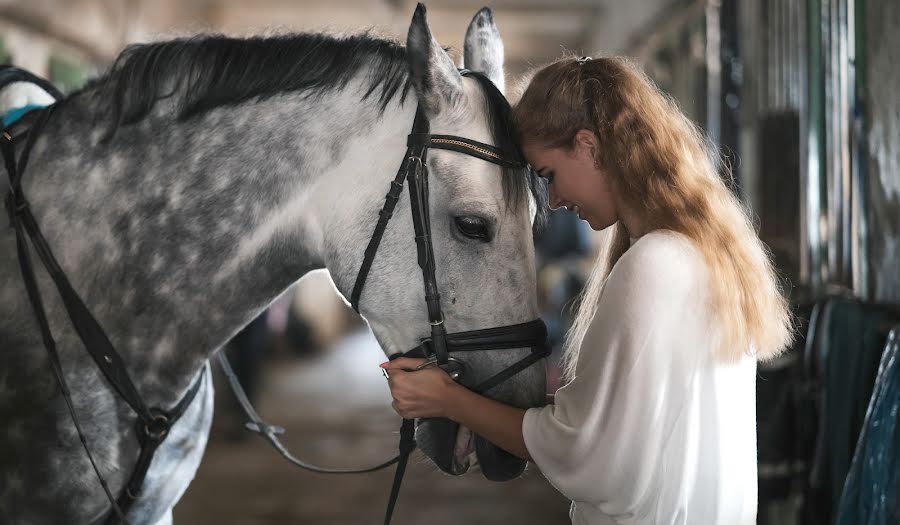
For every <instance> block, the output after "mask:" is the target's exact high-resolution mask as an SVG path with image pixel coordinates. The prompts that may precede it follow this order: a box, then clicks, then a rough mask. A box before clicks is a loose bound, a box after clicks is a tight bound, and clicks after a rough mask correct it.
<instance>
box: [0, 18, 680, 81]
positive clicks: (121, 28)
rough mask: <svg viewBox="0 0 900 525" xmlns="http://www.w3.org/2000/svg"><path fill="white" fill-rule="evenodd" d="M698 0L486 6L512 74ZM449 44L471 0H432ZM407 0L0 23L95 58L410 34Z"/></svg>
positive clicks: (641, 28)
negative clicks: (277, 34)
mask: <svg viewBox="0 0 900 525" xmlns="http://www.w3.org/2000/svg"><path fill="white" fill-rule="evenodd" d="M696 3H697V0H557V1H554V0H497V1H494V2H490V3H488V4H487V5H489V7H491V8H492V9H493V11H494V18H495V20H496V22H497V24H498V26H499V28H500V32H501V34H502V35H503V39H504V44H505V48H506V56H507V70H508V72H509V73H510V74H512V75H515V74H518V73H521V72H522V71H524V70H525V69H527V68H528V67H529V66H531V65H538V64H541V63H544V62H546V61H548V60H552V59H553V58H556V57H558V56H559V55H560V54H562V53H563V52H564V51H571V52H574V53H578V54H593V53H605V54H608V53H622V52H628V51H629V50H630V49H633V48H635V47H636V46H638V45H639V44H640V42H642V41H643V40H645V39H646V38H647V37H648V36H649V33H650V31H651V30H652V28H653V27H655V26H657V25H659V23H660V21H661V20H663V19H664V18H665V17H666V16H668V15H669V14H670V13H671V12H672V11H674V10H678V9H681V8H682V7H683V6H685V5H687V4H696ZM426 5H427V7H428V20H429V23H430V25H431V27H432V31H433V33H434V35H435V37H436V38H437V39H438V41H439V42H441V44H442V45H444V46H450V47H453V48H456V49H461V48H462V40H463V36H464V34H465V30H466V27H467V26H468V23H469V21H470V20H471V17H472V16H473V15H474V14H475V12H477V11H478V9H480V8H481V7H483V6H484V5H485V2H483V1H474V0H431V1H429V2H426ZM414 9H415V2H413V1H409V0H341V1H339V2H338V1H335V0H306V1H300V0H253V1H248V0H155V1H151V0H68V1H64V0H29V2H27V3H24V2H21V0H0V30H2V29H3V26H9V25H13V26H15V27H16V28H25V29H26V30H28V31H30V32H32V33H38V34H42V35H44V36H46V37H48V38H50V39H52V40H54V41H58V42H61V43H62V44H63V45H65V46H68V47H70V48H75V49H77V50H78V51H79V52H83V53H84V54H85V55H87V56H88V57H89V58H90V59H91V60H92V61H94V62H105V61H108V60H109V59H111V58H112V57H114V56H115V55H116V54H117V53H118V51H119V50H120V49H121V48H122V47H123V46H124V45H125V44H127V43H132V42H139V41H147V40H152V39H157V38H164V37H166V36H172V35H182V34H188V33H196V32H202V31H207V32H208V31H216V32H224V33H228V34H235V35H241V34H258V33H264V32H271V31H307V30H328V31H339V32H346V31H359V30H361V29H369V28H371V29H374V30H376V31H379V32H382V33H384V34H388V35H391V36H394V37H397V38H399V39H401V40H403V39H404V38H405V34H406V31H407V28H408V24H409V20H410V18H411V16H412V13H413V11H414Z"/></svg>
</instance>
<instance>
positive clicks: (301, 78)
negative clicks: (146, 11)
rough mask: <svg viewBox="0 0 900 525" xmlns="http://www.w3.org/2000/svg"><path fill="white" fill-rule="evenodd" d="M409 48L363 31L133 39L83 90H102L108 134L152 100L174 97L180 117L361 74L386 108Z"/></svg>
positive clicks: (401, 82)
mask: <svg viewBox="0 0 900 525" xmlns="http://www.w3.org/2000/svg"><path fill="white" fill-rule="evenodd" d="M407 68H408V66H407V64H406V49H405V48H404V47H403V46H401V45H400V44H398V43H397V42H394V41H391V40H388V39H384V38H377V37H373V36H371V35H370V34H369V33H368V32H366V33H361V34H356V35H350V36H344V37H337V36H333V35H328V34H324V33H296V34H285V35H277V36H269V37H249V38H231V37H226V36H224V35H217V34H203V35H197V36H192V37H187V38H178V39H174V40H168V41H164V42H154V43H150V44H133V45H130V46H128V47H126V48H125V50H124V51H122V53H121V54H120V55H119V56H118V57H117V58H116V59H115V61H114V62H113V64H112V66H110V68H109V70H108V71H107V73H106V74H105V75H104V76H102V77H100V78H98V79H96V80H94V81H92V82H90V83H89V84H88V85H86V86H85V88H84V89H83V90H82V91H85V90H93V89H98V90H100V93H101V96H102V97H103V98H102V100H104V103H105V104H107V105H108V111H110V112H111V116H112V126H113V129H112V130H110V131H111V132H113V133H114V132H115V128H118V127H120V126H125V125H128V124H132V123H135V122H138V121H140V120H141V119H143V118H145V117H146V116H147V115H149V113H150V112H151V111H152V110H153V108H154V106H155V105H156V103H157V102H159V101H160V100H163V99H169V98H171V97H175V99H174V100H175V101H176V102H177V118H178V119H179V120H187V119H189V118H191V117H193V116H196V115H200V114H203V113H205V112H206V111H209V110H211V109H214V108H217V107H220V106H226V105H237V104H241V103H244V102H247V101H248V100H250V99H253V98H256V99H264V98H268V97H272V96H276V95H279V94H282V93H287V92H305V93H307V94H309V95H311V96H314V95H316V94H322V93H326V92H328V91H333V90H340V89H342V88H344V87H346V85H347V83H348V82H349V81H350V80H351V79H353V78H354V77H356V76H357V75H358V74H366V75H367V77H368V81H369V85H368V90H367V91H366V93H365V95H364V97H363V98H364V99H367V98H369V97H370V96H372V95H377V97H378V104H379V106H380V109H381V110H382V111H383V110H384V109H385V108H386V107H387V105H388V103H389V102H390V101H391V100H392V99H393V98H394V96H396V95H397V94H398V93H399V94H400V95H401V97H402V98H403V100H405V98H406V96H407V94H408V92H409V89H410V84H409V79H408V73H407Z"/></svg>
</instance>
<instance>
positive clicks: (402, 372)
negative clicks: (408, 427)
mask: <svg viewBox="0 0 900 525" xmlns="http://www.w3.org/2000/svg"><path fill="white" fill-rule="evenodd" d="M424 362H425V360H424V359H413V358H409V357H400V358H398V359H394V360H393V361H388V362H386V363H382V364H381V365H380V366H381V368H383V369H385V370H386V371H387V375H388V386H390V388H391V396H392V397H393V398H394V402H393V403H392V404H391V406H393V407H394V410H395V411H396V412H397V413H398V414H400V416H401V417H403V418H405V419H413V418H420V417H449V416H448V410H447V408H448V407H449V405H450V403H451V399H450V398H451V395H452V393H453V392H454V390H455V389H456V388H457V384H456V383H455V382H454V381H453V379H451V378H450V376H449V375H447V373H446V372H444V371H443V370H442V369H440V368H438V367H436V366H435V367H431V368H424V369H422V370H416V367H418V366H420V365H421V364H422V363H424Z"/></svg>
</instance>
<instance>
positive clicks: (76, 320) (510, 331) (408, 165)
mask: <svg viewBox="0 0 900 525" xmlns="http://www.w3.org/2000/svg"><path fill="white" fill-rule="evenodd" d="M24 73H26V74H27V75H26V78H27V79H29V80H30V79H37V78H38V77H35V76H34V75H31V74H30V73H27V72H24ZM460 73H461V74H462V75H473V74H472V73H470V72H468V71H466V70H461V71H460ZM481 83H482V86H483V87H484V88H485V89H496V88H495V87H494V86H493V85H492V84H490V83H489V82H481ZM54 107H55V106H53V105H51V106H49V107H47V108H45V109H43V110H40V112H39V113H38V115H37V117H36V121H35V122H34V123H33V124H32V126H31V128H30V129H29V130H28V131H27V132H26V133H27V135H26V136H25V140H26V142H25V145H24V147H23V151H22V153H21V154H20V156H19V158H18V159H17V158H16V157H15V151H14V146H13V144H14V142H15V141H17V140H18V138H19V137H15V138H14V137H11V136H10V135H9V134H8V133H6V131H4V132H3V136H2V137H0V149H2V153H3V157H4V160H5V162H6V168H7V173H8V175H9V178H10V191H9V193H8V194H7V198H6V207H7V210H8V212H9V217H10V223H11V224H12V226H13V228H14V229H15V231H16V246H17V251H18V255H19V264H20V267H21V270H22V276H23V280H24V281H25V284H26V288H27V289H28V294H29V299H30V301H31V304H32V307H33V309H34V313H35V316H36V317H37V319H38V324H39V326H40V328H41V332H42V335H43V340H44V346H45V347H46V348H47V351H48V354H49V355H50V361H51V365H52V368H53V371H54V374H55V376H56V379H57V382H58V384H59V387H60V391H61V392H62V394H63V397H64V399H65V401H66V404H67V406H68V408H69V413H70V415H71V417H72V420H73V422H74V423H75V427H76V430H77V431H78V435H79V437H80V439H81V442H82V446H83V447H84V450H85V452H86V453H87V455H88V458H89V459H90V461H91V464H92V466H93V468H94V471H95V473H96V475H97V477H98V478H99V480H100V484H101V485H102V486H103V489H104V491H105V493H106V496H107V498H108V499H109V501H110V504H111V506H112V511H111V513H110V514H109V515H108V517H107V520H106V523H108V524H113V523H117V522H118V521H121V522H123V523H127V519H126V517H125V514H126V513H127V512H128V509H129V508H130V506H131V505H132V504H133V503H134V502H135V501H136V500H137V499H138V497H139V496H140V489H141V487H142V485H143V481H144V478H145V477H146V474H147V470H148V469H149V466H150V463H151V461H152V459H153V455H154V452H155V451H156V449H157V448H158V446H159V445H160V444H161V443H162V442H163V440H164V439H165V437H166V436H167V435H168V431H169V429H170V428H171V426H172V425H174V423H175V422H176V421H177V420H178V418H179V417H180V416H181V415H182V414H183V412H184V410H185V409H186V408H187V406H188V405H189V404H190V402H191V401H192V400H193V399H194V396H195V394H196V393H197V391H198V390H199V387H200V382H201V380H202V378H203V377H204V374H203V373H201V374H200V375H199V377H198V378H197V379H196V380H195V381H194V384H193V385H192V386H191V388H190V389H189V390H188V392H187V393H186V394H185V395H184V397H183V398H182V399H181V400H180V401H179V402H178V404H177V405H176V406H175V407H174V408H173V409H171V410H163V409H160V408H147V406H146V405H145V404H144V402H143V400H142V399H141V397H140V395H139V394H138V392H137V389H136V388H135V387H134V384H133V382H132V381H131V379H130V377H129V375H128V372H127V370H126V368H125V365H124V362H123V361H122V359H121V357H120V356H119V355H118V353H117V352H116V351H115V349H114V348H113V347H112V344H111V343H110V342H109V339H108V338H107V337H106V334H105V333H104V332H103V329H102V328H101V327H100V324H99V323H98V322H97V321H96V319H95V318H94V317H93V315H91V313H90V311H89V310H88V308H87V306H85V305H84V303H83V301H81V299H80V298H79V297H78V294H77V293H76V292H75V290H74V288H72V286H71V284H70V283H69V281H68V279H67V278H66V277H65V274H64V273H63V271H62V269H61V268H60V267H59V265H58V264H57V263H56V260H55V259H54V257H53V254H52V252H51V250H50V248H49V246H48V245H47V243H46V241H45V240H44V238H43V236H42V235H41V232H40V229H39V228H38V225H37V222H36V221H35V219H34V216H33V215H32V214H31V211H30V208H29V206H28V202H27V200H26V199H25V196H24V194H23V192H22V187H21V178H22V174H23V173H24V171H25V166H26V164H27V160H28V155H29V153H30V151H31V148H32V146H33V145H34V142H35V140H36V138H37V136H38V135H39V134H40V132H41V130H42V129H43V127H44V125H46V123H47V120H48V119H49V116H50V114H51V112H52V111H53V108H54ZM430 148H433V149H444V150H449V151H455V152H458V153H463V154H465V155H469V156H472V157H475V158H479V159H482V160H485V161H487V162H491V163H493V164H497V165H499V166H503V167H507V168H524V166H523V165H522V164H520V163H518V162H515V161H512V160H509V159H510V157H511V156H510V155H509V154H508V153H507V152H504V151H502V150H500V149H499V148H496V147H494V146H491V145H489V144H484V143H481V142H478V141H474V140H471V139H468V138H465V137H460V136H455V135H431V134H429V122H428V119H427V118H426V117H425V115H424V113H423V111H422V109H421V107H418V108H417V109H416V116H415V119H414V122H413V127H412V131H411V132H410V134H409V137H408V140H407V149H406V153H405V155H404V159H403V161H402V163H401V166H400V169H399V170H398V172H397V176H396V177H395V178H394V180H393V181H392V182H391V188H390V191H389V192H388V193H387V195H386V197H385V203H384V206H383V207H382V209H381V211H379V213H378V215H379V217H378V222H377V223H376V225H375V230H374V232H373V234H372V237H371V239H370V240H369V243H368V246H367V247H366V251H365V254H364V257H363V262H362V265H361V266H360V269H359V273H358V274H357V277H356V282H355V284H354V287H353V291H352V294H351V305H352V306H353V308H354V310H356V311H357V312H358V311H359V299H360V297H361V295H362V290H363V287H364V285H365V282H366V278H367V277H368V274H369V269H370V267H371V265H372V261H373V260H374V258H375V254H376V253H377V251H378V246H379V244H380V242H381V239H382V237H383V235H384V232H385V229H386V228H387V225H388V222H389V221H390V219H391V216H392V214H393V211H394V208H395V207H396V205H397V202H398V201H399V199H400V193H401V192H402V191H403V186H404V183H408V184H409V196H410V207H411V210H412V218H413V227H414V230H415V240H416V250H417V255H418V264H419V267H420V268H421V270H422V277H423V280H424V285H425V303H426V308H427V311H428V319H429V325H430V331H431V335H430V337H427V338H425V339H423V340H422V341H421V343H420V344H419V345H418V346H416V347H415V348H413V349H411V350H409V351H408V352H405V353H404V354H402V355H403V356H409V357H424V358H426V359H427V361H426V363H425V365H424V366H438V367H441V368H443V369H445V370H446V371H447V372H448V373H450V375H451V377H453V378H454V379H455V380H457V381H461V380H462V379H463V378H464V377H465V375H466V371H467V369H468V366H467V365H466V364H465V361H464V360H463V359H462V358H461V357H451V356H450V353H465V352H474V351H490V350H503V349H514V348H530V349H531V352H530V353H529V354H528V355H527V356H526V357H524V358H522V359H520V360H519V361H517V362H515V363H513V364H512V365H510V366H508V367H506V368H505V369H503V370H501V371H499V372H497V373H496V374H494V375H493V376H491V377H489V378H488V379H485V380H483V381H482V382H480V383H478V384H477V385H475V386H473V387H470V388H471V389H472V390H474V391H476V392H479V393H484V392H487V391H488V390H490V389H491V388H493V387H495V386H497V385H498V384H500V383H502V382H503V381H505V380H507V379H509V378H511V377H512V376H514V375H515V374H517V373H519V372H521V371H522V370H525V369H526V368H528V367H529V366H531V365H532V364H534V363H536V362H538V361H539V360H540V359H542V358H544V357H547V356H548V355H549V354H550V350H551V349H550V345H549V343H548V341H547V328H546V326H545V325H544V323H543V321H541V320H540V319H535V320H533V321H529V322H526V323H520V324H515V325H508V326H501V327H494V328H487V329H482V330H472V331H467V332H456V333H449V334H448V333H447V331H446V328H445V326H444V317H443V312H442V309H441V300H440V293H439V292H438V286H437V280H436V277H435V259H434V246H433V243H432V238H431V222H430V216H429V206H428V204H429V201H428V196H429V193H428V165H427V154H428V150H429V149H430ZM26 233H27V235H28V238H30V239H31V242H32V243H33V244H34V246H35V248H36V251H37V252H38V254H39V256H40V259H41V261H42V262H43V264H44V265H45V267H46V268H47V270H48V272H49V273H50V275H51V277H52V278H53V280H54V282H55V283H56V286H57V289H58V290H59V292H60V295H61V296H62V299H63V303H64V305H65V307H66V311H67V312H68V314H69V318H70V319H71V321H72V324H73V326H74V327H75V329H76V332H77V333H78V335H79V337H80V338H81V340H82V342H83V343H84V345H85V348H86V349H87V351H88V353H89V354H90V355H91V357H92V358H93V360H94V362H95V363H96V364H97V366H98V367H99V368H100V370H101V371H102V372H103V374H104V376H105V377H106V378H107V380H108V381H109V382H110V383H111V384H112V386H113V387H114V389H115V391H116V392H117V393H118V394H119V396H120V397H122V398H123V399H124V400H125V401H126V402H127V403H128V405H129V406H131V407H132V409H133V410H134V411H135V413H136V414H137V416H138V420H137V429H138V436H139V440H140V444H141V451H140V454H139V457H138V462H137V464H136V466H135V469H134V471H133V472H132V476H131V478H130V479H129V481H128V483H127V484H126V486H125V489H124V490H123V493H122V494H121V495H120V497H119V498H118V501H117V500H116V499H115V498H114V497H113V496H112V493H111V492H110V490H109V487H108V486H107V483H106V481H105V480H104V478H103V476H102V475H101V474H100V471H99V469H98V468H97V466H96V463H95V462H94V459H93V457H92V455H91V452H90V450H89V449H88V447H87V443H86V441H85V438H84V435H83V433H82V431H81V425H80V424H79V421H78V417H77V415H76V413H75V411H74V408H73V405H72V400H71V396H70V394H69V389H68V387H67V385H66V381H65V378H64V377H63V374H62V369H61V367H60V364H59V356H58V353H57V351H56V346H55V343H54V341H53V337H52V334H51V333H50V328H49V323H48V322H47V318H46V315H45V313H44V308H43V303H42V301H41V297H40V293H39V290H38V287H37V283H36V279H35V276H34V271H33V268H32V265H31V259H30V256H29V253H28V246H27V238H26V236H25V234H26ZM395 357H399V355H398V356H395ZM217 358H218V359H219V363H220V365H221V367H222V369H223V371H224V372H225V376H226V378H227V379H228V382H229V384H230V386H231V388H232V390H233V391H234V394H235V396H236V397H237V399H238V402H239V404H240V405H241V407H242V408H243V409H244V411H245V413H246V414H247V417H248V418H249V419H250V422H248V423H247V424H246V427H247V428H248V430H250V431H252V432H254V433H257V434H259V435H260V436H261V437H263V438H265V439H266V440H267V441H268V442H269V443H270V444H271V445H272V446H273V447H274V448H275V449H276V450H277V451H278V452H279V454H281V455H282V456H283V457H284V458H285V459H286V460H288V461H289V462H290V463H292V464H294V465H296V466H299V467H301V468H303V469H306V470H310V471H313V472H319V473H325V474H357V473H366V472H374V471H376V470H380V469H383V468H386V467H388V466H390V465H393V464H396V465H397V469H396V471H395V474H394V482H393V486H392V487H391V495H390V499H389V501H388V507H387V510H386V513H385V520H384V523H385V524H386V525H387V524H389V523H390V520H391V516H392V514H393V509H394V506H395V504H396V501H397V496H398V495H399V490H400V484H401V482H402V479H403V474H404V472H405V469H406V463H407V460H408V458H409V455H410V454H411V453H412V451H413V450H415V447H416V444H415V427H414V422H413V420H409V419H404V420H403V423H402V425H401V428H400V444H399V453H398V455H397V456H396V457H394V458H392V459H390V460H388V461H386V462H384V463H381V464H379V465H376V466H374V467H370V468H364V469H355V470H336V469H325V468H320V467H316V466H314V465H311V464H308V463H306V462H304V461H302V460H300V459H297V458H296V457H295V456H293V455H292V454H291V453H290V452H289V451H288V450H287V448H286V447H285V446H284V445H283V444H282V443H281V442H280V440H279V439H278V435H279V434H282V433H283V432H284V429H282V428H280V427H277V426H274V425H270V424H267V423H265V422H264V421H263V420H262V419H261V418H260V416H259V414H258V413H257V412H256V410H255V409H254V408H253V406H252V405H251V404H250V402H249V400H248V399H247V396H246V394H245V393H244V391H243V388H242V387H241V385H240V383H239V382H238V380H237V378H236V376H235V374H234V372H233V371H232V369H231V367H230V365H229V364H228V361H227V359H226V358H225V355H224V354H223V353H222V352H218V353H217Z"/></svg>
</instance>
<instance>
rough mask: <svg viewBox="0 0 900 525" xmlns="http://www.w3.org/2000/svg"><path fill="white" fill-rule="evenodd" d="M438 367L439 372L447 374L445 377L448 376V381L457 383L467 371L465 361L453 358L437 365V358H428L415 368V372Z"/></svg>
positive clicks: (467, 367)
mask: <svg viewBox="0 0 900 525" xmlns="http://www.w3.org/2000/svg"><path fill="white" fill-rule="evenodd" d="M435 366H437V367H440V369H441V370H443V371H444V372H447V375H449V376H450V379H452V380H454V381H457V382H459V380H460V379H462V376H464V375H465V374H466V372H468V370H469V365H467V364H466V362H465V361H463V360H461V359H457V358H455V357H448V358H447V362H446V363H444V364H442V365H439V364H438V362H437V357H429V358H428V359H427V360H426V361H425V362H424V363H422V364H421V365H419V366H417V367H416V370H423V369H425V368H432V367H435Z"/></svg>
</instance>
